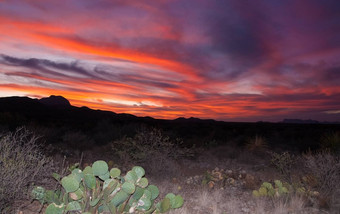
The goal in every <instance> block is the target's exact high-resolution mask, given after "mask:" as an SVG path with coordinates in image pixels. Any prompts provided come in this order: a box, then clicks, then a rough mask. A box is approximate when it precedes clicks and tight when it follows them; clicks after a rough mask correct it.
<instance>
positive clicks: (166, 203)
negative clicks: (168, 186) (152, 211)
mask: <svg viewBox="0 0 340 214" xmlns="http://www.w3.org/2000/svg"><path fill="white" fill-rule="evenodd" d="M170 206H171V204H170V199H169V198H164V199H163V200H162V201H161V202H159V203H158V204H157V205H156V207H157V209H158V210H159V211H160V212H161V213H165V212H168V211H169V210H170Z"/></svg>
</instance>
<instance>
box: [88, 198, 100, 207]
mask: <svg viewBox="0 0 340 214" xmlns="http://www.w3.org/2000/svg"><path fill="white" fill-rule="evenodd" d="M99 200H100V198H94V199H92V200H91V201H90V206H91V207H94V206H96V205H97V204H98V202H99Z"/></svg>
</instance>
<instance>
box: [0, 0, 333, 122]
mask: <svg viewBox="0 0 340 214" xmlns="http://www.w3.org/2000/svg"><path fill="white" fill-rule="evenodd" d="M339 9H340V4H339V3H338V1H335V0H330V1H327V2H324V1H321V0H302V1H298V2H297V1H293V0H288V1H284V2H274V1H269V0H261V1H257V2H252V1H248V2H240V1H237V0H229V1H223V2H219V1H209V0H185V1H184V0H179V1H172V0H160V1H153V2H152V3H150V2H148V3H147V2H143V1H139V0H131V1H122V0H118V1H109V0H98V1H91V0H82V1H76V0H74V1H73V0H71V1H67V0H60V1H52V0H44V1H42V0H37V1H30V0H20V1H19V0H11V1H10V0H5V1H2V2H0V54H1V55H0V90H1V93H0V94H1V96H11V95H22V96H32V97H43V96H49V95H50V94H57V95H62V96H65V97H66V98H67V99H69V100H70V101H71V104H73V105H77V106H83V105H85V106H88V107H91V108H98V109H105V110H111V111H115V112H119V113H123V112H125V113H132V114H136V115H138V116H152V117H155V118H170V119H173V118H177V117H200V118H213V119H218V120H228V121H257V120H270V121H279V120H282V119H284V118H298V119H316V120H329V121H335V120H340V114H339V113H338V110H339V106H340V101H339V100H340V84H339V83H340V62H339V61H338V59H339V57H340V39H339V38H340V28H339V27H338V23H339V22H340V16H339V15H338V12H337V11H338V10H339Z"/></svg>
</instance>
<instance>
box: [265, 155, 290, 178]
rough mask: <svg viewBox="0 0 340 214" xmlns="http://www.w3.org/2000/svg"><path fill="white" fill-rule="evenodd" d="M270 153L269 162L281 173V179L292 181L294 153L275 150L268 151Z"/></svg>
mask: <svg viewBox="0 0 340 214" xmlns="http://www.w3.org/2000/svg"><path fill="white" fill-rule="evenodd" d="M269 154H270V155H271V161H270V162H271V164H272V165H274V167H275V168H276V169H277V170H278V171H279V172H280V173H281V175H282V177H283V179H285V180H286V181H288V182H289V183H291V182H292V167H293V165H294V163H295V157H294V155H292V154H290V153H289V152H282V153H281V154H278V153H276V152H269Z"/></svg>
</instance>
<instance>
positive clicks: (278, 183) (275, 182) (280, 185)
mask: <svg viewBox="0 0 340 214" xmlns="http://www.w3.org/2000/svg"><path fill="white" fill-rule="evenodd" d="M274 184H275V186H276V187H277V188H282V187H283V184H282V182H281V181H280V180H275V181H274Z"/></svg>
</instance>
